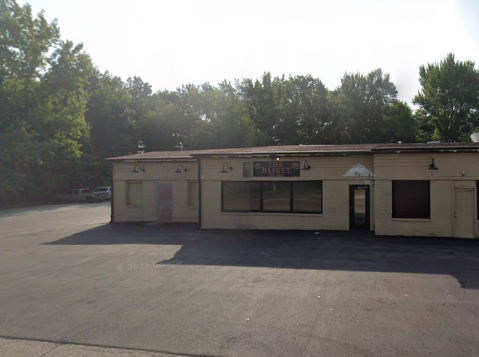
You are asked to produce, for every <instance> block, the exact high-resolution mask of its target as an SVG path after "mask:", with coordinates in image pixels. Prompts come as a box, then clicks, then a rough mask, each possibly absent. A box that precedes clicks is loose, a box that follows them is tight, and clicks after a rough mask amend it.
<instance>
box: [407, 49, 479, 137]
mask: <svg viewBox="0 0 479 357" xmlns="http://www.w3.org/2000/svg"><path fill="white" fill-rule="evenodd" d="M419 82H420V84H421V90H420V91H419V93H418V94H417V95H416V96H415V97H414V100H413V103H415V104H417V105H419V106H420V107H421V108H422V109H423V114H424V115H423V117H424V119H425V120H426V121H427V122H428V123H429V124H431V125H432V126H434V133H433V137H434V138H435V139H439V140H443V141H461V140H468V139H469V135H470V134H471V132H473V131H475V130H477V128H478V127H479V72H478V70H476V69H475V67H474V62H472V61H464V62H463V61H456V59H455V57H454V55H453V54H452V53H449V54H448V55H447V56H446V58H445V59H443V60H441V61H440V62H439V63H428V64H427V65H426V66H424V65H423V66H421V67H420V68H419Z"/></svg>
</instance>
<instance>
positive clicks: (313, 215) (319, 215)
mask: <svg viewBox="0 0 479 357" xmlns="http://www.w3.org/2000/svg"><path fill="white" fill-rule="evenodd" d="M221 214H222V215H226V216H230V215H234V216H237V215H239V216H295V217H322V216H323V214H322V213H293V212H221Z"/></svg>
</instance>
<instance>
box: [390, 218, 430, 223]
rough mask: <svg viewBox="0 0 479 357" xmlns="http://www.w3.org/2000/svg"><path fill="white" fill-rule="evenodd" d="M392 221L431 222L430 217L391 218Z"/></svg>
mask: <svg viewBox="0 0 479 357" xmlns="http://www.w3.org/2000/svg"><path fill="white" fill-rule="evenodd" d="M393 221H394V222H431V218H393Z"/></svg>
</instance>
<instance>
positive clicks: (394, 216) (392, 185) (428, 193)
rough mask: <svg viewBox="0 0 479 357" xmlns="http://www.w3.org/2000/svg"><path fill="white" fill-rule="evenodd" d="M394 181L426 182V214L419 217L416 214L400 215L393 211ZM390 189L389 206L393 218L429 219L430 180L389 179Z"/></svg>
mask: <svg viewBox="0 0 479 357" xmlns="http://www.w3.org/2000/svg"><path fill="white" fill-rule="evenodd" d="M395 182H427V188H428V189H427V210H428V214H427V216H421V217H417V216H411V215H407V216H405V215H401V216H398V215H397V214H396V213H395V212H394V206H395V205H394V202H395V196H396V193H395V190H394V183H395ZM391 191H392V202H391V203H392V207H391V217H392V218H394V219H418V220H421V219H431V180H392V181H391Z"/></svg>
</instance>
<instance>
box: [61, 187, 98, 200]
mask: <svg viewBox="0 0 479 357" xmlns="http://www.w3.org/2000/svg"><path fill="white" fill-rule="evenodd" d="M57 201H59V202H64V203H73V202H91V201H92V199H91V191H90V190H89V189H88V188H78V189H75V190H68V191H65V192H62V193H61V194H59V195H57Z"/></svg>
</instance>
